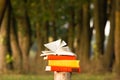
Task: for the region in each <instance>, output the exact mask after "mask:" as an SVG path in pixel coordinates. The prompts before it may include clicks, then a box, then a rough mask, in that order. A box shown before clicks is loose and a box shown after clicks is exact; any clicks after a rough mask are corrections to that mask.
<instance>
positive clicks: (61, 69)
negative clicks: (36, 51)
mask: <svg viewBox="0 0 120 80" xmlns="http://www.w3.org/2000/svg"><path fill="white" fill-rule="evenodd" d="M46 71H58V72H80V68H71V67H59V66H46Z"/></svg>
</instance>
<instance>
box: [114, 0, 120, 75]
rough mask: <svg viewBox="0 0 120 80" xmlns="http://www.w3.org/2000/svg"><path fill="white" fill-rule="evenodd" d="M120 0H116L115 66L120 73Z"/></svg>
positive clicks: (115, 69)
mask: <svg viewBox="0 0 120 80" xmlns="http://www.w3.org/2000/svg"><path fill="white" fill-rule="evenodd" d="M119 36H120V0H115V68H114V71H115V72H116V73H118V74H120V37H119Z"/></svg>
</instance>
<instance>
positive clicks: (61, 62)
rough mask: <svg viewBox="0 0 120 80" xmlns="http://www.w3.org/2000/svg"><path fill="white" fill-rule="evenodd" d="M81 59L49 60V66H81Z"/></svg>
mask: <svg viewBox="0 0 120 80" xmlns="http://www.w3.org/2000/svg"><path fill="white" fill-rule="evenodd" d="M79 62H80V61H79V60H48V65H49V66H63V67H79Z"/></svg>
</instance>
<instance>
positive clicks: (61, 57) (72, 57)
mask: <svg viewBox="0 0 120 80" xmlns="http://www.w3.org/2000/svg"><path fill="white" fill-rule="evenodd" d="M44 59H47V60H76V56H59V55H48V56H46V57H44Z"/></svg>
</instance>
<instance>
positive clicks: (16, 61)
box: [10, 12, 22, 71]
mask: <svg viewBox="0 0 120 80" xmlns="http://www.w3.org/2000/svg"><path fill="white" fill-rule="evenodd" d="M11 13H12V15H11V21H10V43H11V50H12V56H13V68H14V70H17V71H21V70H22V54H21V51H20V47H19V44H18V39H17V30H16V25H15V24H16V21H15V18H14V14H13V12H11Z"/></svg>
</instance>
